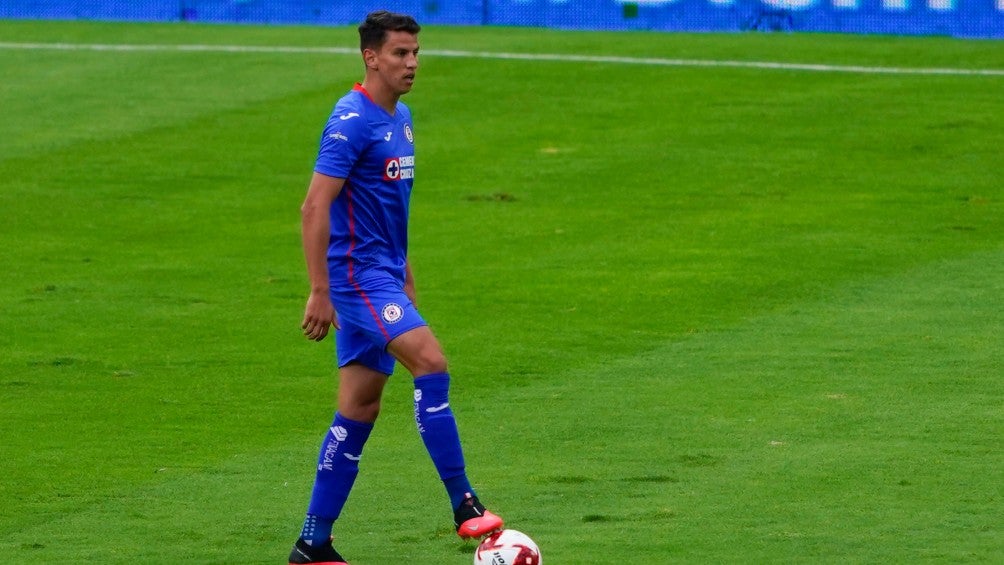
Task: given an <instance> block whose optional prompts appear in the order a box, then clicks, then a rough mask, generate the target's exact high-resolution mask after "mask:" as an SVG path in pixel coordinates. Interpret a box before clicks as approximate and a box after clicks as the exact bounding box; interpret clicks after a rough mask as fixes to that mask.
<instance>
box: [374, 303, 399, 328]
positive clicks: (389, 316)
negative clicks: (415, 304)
mask: <svg viewBox="0 0 1004 565" xmlns="http://www.w3.org/2000/svg"><path fill="white" fill-rule="evenodd" d="M380 315H381V316H382V317H383V321H385V322H387V323H388V324H393V323H395V322H397V321H399V320H400V319H401V317H402V316H404V310H403V309H402V308H401V306H400V305H399V304H395V303H393V302H391V303H390V304H388V305H386V306H384V307H383V311H382V312H380Z"/></svg>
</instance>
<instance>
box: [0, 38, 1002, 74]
mask: <svg viewBox="0 0 1004 565" xmlns="http://www.w3.org/2000/svg"><path fill="white" fill-rule="evenodd" d="M0 49H8V50H11V49H25V50H56V51H127V52H128V51H172V52H207V53H313V54H325V55H355V54H358V53H359V49H357V48H352V47H293V46H256V45H142V44H102V43H12V42H0ZM422 54H423V55H430V56H433V57H457V58H466V59H497V60H518V61H544V62H567V63H606V64H616V65H646V66H659V67H724V68H741V69H768V70H783V71H807V72H821V73H858V74H879V75H959V76H1004V69H953V68H922V67H917V68H912V67H868V66H861V65H824V64H813V63H781V62H773V61H728V60H713V59H661V58H654V57H617V56H608V55H595V56H594V55H562V54H557V53H550V54H548V53H504V52H503V53H493V52H487V51H452V50H435V49H429V50H425V51H422Z"/></svg>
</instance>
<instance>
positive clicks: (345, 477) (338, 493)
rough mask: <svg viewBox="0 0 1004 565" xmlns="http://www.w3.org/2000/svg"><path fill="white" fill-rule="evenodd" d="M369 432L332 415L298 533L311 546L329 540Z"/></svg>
mask: <svg viewBox="0 0 1004 565" xmlns="http://www.w3.org/2000/svg"><path fill="white" fill-rule="evenodd" d="M371 431H373V424H369V423H366V422H356V421H355V420H349V419H348V418H345V417H343V416H342V415H341V414H338V413H336V414H335V421H334V422H332V423H331V429H329V430H328V434H327V435H326V436H324V442H323V443H322V444H321V452H320V455H318V458H317V475H316V477H315V479H314V492H313V494H312V495H311V497H310V506H309V507H308V508H307V518H306V520H304V521H303V531H302V532H300V537H301V538H303V539H304V541H306V542H307V543H309V544H310V545H315V546H316V545H321V544H323V543H325V542H326V541H328V538H330V537H331V527H332V525H333V524H334V523H335V520H337V519H338V515H339V514H341V512H342V507H343V506H345V501H346V499H348V497H349V491H350V490H352V484H353V483H354V482H355V480H356V475H358V474H359V458H360V457H361V456H362V453H363V445H365V444H366V440H367V439H368V438H369V437H370V432H371Z"/></svg>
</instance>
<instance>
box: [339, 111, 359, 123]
mask: <svg viewBox="0 0 1004 565" xmlns="http://www.w3.org/2000/svg"><path fill="white" fill-rule="evenodd" d="M358 117H359V114H357V113H355V112H349V113H348V114H342V115H341V116H338V119H339V120H342V121H343V122H344V121H345V120H351V119H352V118H358Z"/></svg>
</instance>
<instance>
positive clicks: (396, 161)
mask: <svg viewBox="0 0 1004 565" xmlns="http://www.w3.org/2000/svg"><path fill="white" fill-rule="evenodd" d="M412 178H415V156H414V155H407V156H405V157H394V158H392V159H387V160H386V161H385V162H384V168H383V180H408V179H412Z"/></svg>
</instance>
